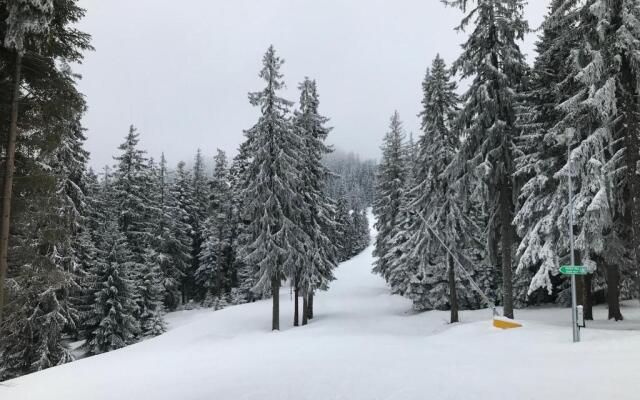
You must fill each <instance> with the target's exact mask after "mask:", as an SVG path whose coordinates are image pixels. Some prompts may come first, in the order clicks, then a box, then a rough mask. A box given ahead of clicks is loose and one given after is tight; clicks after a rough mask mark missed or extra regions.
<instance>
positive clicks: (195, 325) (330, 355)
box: [0, 248, 640, 400]
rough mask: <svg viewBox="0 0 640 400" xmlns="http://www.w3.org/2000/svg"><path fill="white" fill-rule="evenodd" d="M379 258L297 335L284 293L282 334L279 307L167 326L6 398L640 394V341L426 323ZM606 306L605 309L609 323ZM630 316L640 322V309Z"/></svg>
mask: <svg viewBox="0 0 640 400" xmlns="http://www.w3.org/2000/svg"><path fill="white" fill-rule="evenodd" d="M371 253H372V248H369V249H367V250H366V251H365V252H364V253H363V254H361V255H359V256H357V257H356V258H354V259H352V260H351V261H348V262H345V263H343V264H342V265H341V266H340V268H339V270H338V271H337V281H336V282H334V283H333V284H332V287H331V289H330V290H329V291H328V292H327V293H320V294H319V295H318V296H317V298H316V302H315V303H316V304H315V305H316V315H315V318H314V320H313V321H312V323H311V324H310V325H308V326H305V327H298V328H293V327H291V321H292V312H293V301H292V299H291V296H290V292H289V291H288V290H283V291H282V293H281V312H282V315H281V327H282V328H283V329H282V330H281V331H280V332H276V333H273V332H271V331H270V330H269V329H270V326H271V315H270V311H271V302H270V301H263V302H258V303H253V304H246V305H242V306H236V307H231V308H227V309H224V310H221V311H216V312H212V311H209V310H194V311H183V312H179V313H173V314H170V315H169V316H168V319H169V323H170V328H171V329H170V331H169V332H167V333H166V334H164V335H162V336H160V337H157V338H154V339H150V340H147V341H145V342H142V343H139V344H137V345H134V346H130V347H128V348H125V349H121V350H119V351H115V352H111V353H108V354H103V355H100V356H96V357H90V358H86V359H82V360H79V361H76V362H73V363H71V364H67V365H63V366H60V367H57V368H52V369H49V370H46V371H43V372H40V373H36V374H32V375H28V376H24V377H22V378H19V379H15V380H12V381H8V382H5V383H4V384H0V399H2V400H40V399H42V400H58V399H60V400H94V399H95V400H98V399H100V400H101V399H111V400H130V399H131V400H143V399H149V400H163V399H167V400H176V399H180V400H205V399H207V400H212V399H213V400H227V399H228V400H242V399H246V400H249V399H259V400H271V399H273V400H276V399H277V400H286V399H296V400H305V399H314V400H337V399H344V400H358V399H363V400H364V399H366V400H372V399H394V400H395V399H398V400H410V399H416V400H418V399H419V400H424V399H439V400H442V399H461V400H467V399H494V400H495V399H519V400H520V399H544V400H552V399H565V400H566V399H581V400H589V399H594V400H595V399H598V400H602V399H619V400H623V399H630V400H631V399H633V400H637V399H639V398H640V332H638V331H633V330H629V329H630V328H633V327H634V325H633V322H625V323H624V325H617V327H625V328H627V329H622V330H610V329H607V328H608V327H609V326H611V324H604V323H602V322H598V323H596V325H597V327H598V329H586V330H583V331H582V336H583V342H582V343H579V344H573V343H571V330H570V325H569V324H568V319H569V316H570V314H569V311H568V310H567V309H562V308H541V309H534V310H522V311H518V312H517V317H518V318H519V320H520V321H521V322H523V323H524V328H521V329H515V330H509V331H502V330H498V329H495V328H493V327H492V326H491V320H490V318H491V315H490V312H489V311H486V310H483V311H471V312H462V314H461V319H462V320H463V322H462V323H460V324H456V325H449V324H447V318H448V313H446V312H429V313H422V314H414V313H412V312H411V311H410V310H411V305H410V303H409V302H408V301H407V300H405V299H403V298H401V297H398V296H390V295H389V293H388V290H387V289H386V288H385V285H384V282H383V281H382V280H381V279H380V278H379V277H377V276H374V275H372V274H371V272H370V271H371V263H372V261H373V258H372V254H371ZM605 312H606V310H604V309H602V308H599V309H598V310H596V317H599V318H604V316H606V314H605ZM623 313H624V314H625V316H626V317H627V318H628V319H629V320H634V319H635V321H639V320H640V308H638V306H637V302H636V303H627V306H626V307H625V308H624V309H623Z"/></svg>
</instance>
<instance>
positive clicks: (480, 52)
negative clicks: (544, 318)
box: [444, 0, 528, 318]
mask: <svg viewBox="0 0 640 400" xmlns="http://www.w3.org/2000/svg"><path fill="white" fill-rule="evenodd" d="M444 3H446V4H449V5H453V6H457V7H460V8H461V9H462V11H463V12H467V11H469V12H468V14H467V16H465V18H464V19H463V20H462V22H461V24H460V26H459V27H458V29H461V30H462V29H465V28H466V27H467V26H469V25H472V26H473V31H471V32H470V34H469V39H468V40H467V41H466V42H465V43H464V44H463V46H462V49H463V51H462V54H461V55H460V57H459V58H458V60H457V61H456V62H455V63H454V65H453V68H454V71H456V72H459V73H460V75H461V77H462V78H463V79H466V78H472V82H471V86H470V87H469V89H468V90H467V92H466V93H465V94H464V96H463V97H462V102H463V107H462V109H461V112H460V114H459V120H460V121H459V122H460V124H461V126H462V127H463V129H464V132H463V134H464V137H465V140H464V142H463V143H462V145H461V148H460V152H459V156H458V161H457V162H458V164H459V166H458V169H459V171H461V172H462V173H464V174H471V173H473V172H475V171H474V170H476V169H479V170H481V171H482V172H481V175H482V177H483V179H484V182H485V184H486V188H487V190H486V193H487V195H486V198H485V201H486V209H487V210H488V212H489V214H490V215H491V216H493V217H492V219H491V221H490V225H489V231H490V235H489V237H490V238H495V239H498V238H499V240H500V252H501V265H502V283H503V285H502V298H503V301H502V303H503V306H504V314H505V316H507V317H510V318H513V286H512V284H513V278H512V275H513V274H512V244H513V236H514V232H513V228H512V225H511V223H512V220H513V212H514V200H513V199H514V194H513V192H514V190H513V173H514V158H515V145H514V142H513V141H514V139H515V138H516V136H517V135H518V129H517V125H516V100H517V99H516V96H517V93H518V92H519V91H520V86H521V83H522V77H523V74H524V73H525V71H526V69H527V66H526V62H525V60H524V56H523V54H522V52H521V51H520V48H519V47H518V42H519V41H521V40H523V37H524V34H525V33H526V32H527V31H528V25H527V23H526V22H525V21H524V19H523V15H522V14H523V8H524V1H523V0H478V1H474V2H471V1H469V0H444ZM469 6H471V7H472V9H471V10H468V8H469ZM493 247H496V246H490V248H493ZM492 261H493V260H492Z"/></svg>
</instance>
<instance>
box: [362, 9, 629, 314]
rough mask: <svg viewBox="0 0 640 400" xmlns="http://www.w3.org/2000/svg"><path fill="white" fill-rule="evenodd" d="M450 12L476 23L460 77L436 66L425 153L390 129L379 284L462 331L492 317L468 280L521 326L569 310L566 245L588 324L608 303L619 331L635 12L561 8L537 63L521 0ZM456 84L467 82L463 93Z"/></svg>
mask: <svg viewBox="0 0 640 400" xmlns="http://www.w3.org/2000/svg"><path fill="white" fill-rule="evenodd" d="M445 3H448V4H449V5H451V6H455V7H459V8H461V9H462V11H463V12H465V13H466V15H465V17H464V19H463V20H462V23H461V25H460V26H459V28H458V29H461V30H465V29H467V30H468V34H469V37H468V40H467V41H466V42H465V43H464V44H463V46H462V53H461V54H460V56H459V58H458V59H457V60H455V61H454V63H453V65H451V66H450V67H449V66H447V65H446V64H445V62H444V60H443V59H442V58H440V57H436V59H435V60H433V64H432V65H431V67H430V68H429V69H428V70H427V73H426V76H425V78H424V81H423V84H422V88H423V95H424V97H423V98H424V99H423V101H422V104H423V111H422V112H421V114H420V117H421V118H422V135H421V136H420V138H419V140H418V141H417V143H415V144H414V143H412V142H411V141H407V140H406V138H405V133H404V131H403V128H402V123H401V121H400V117H399V115H398V114H397V113H396V114H394V115H393V117H392V118H391V123H390V126H389V130H388V133H387V135H386V137H385V139H384V143H383V145H382V151H383V156H382V161H381V162H380V166H379V170H378V175H377V176H378V182H377V197H376V201H375V206H374V212H375V214H376V216H377V227H378V230H379V232H380V233H379V236H378V238H377V242H376V254H377V256H378V257H379V259H378V261H377V264H376V266H375V271H376V272H378V273H379V274H381V275H382V276H383V277H384V278H385V279H386V280H387V282H388V284H389V286H390V287H391V288H392V291H393V292H394V293H398V294H401V295H404V296H406V297H408V298H410V299H411V300H412V301H413V304H414V306H415V308H416V309H417V310H432V309H451V310H452V312H451V320H452V322H454V321H457V318H458V316H457V310H458V308H465V309H469V308H477V307H481V306H486V304H483V303H486V302H482V301H481V298H480V297H479V296H478V294H477V292H478V291H477V290H474V289H473V287H472V285H471V284H470V283H469V279H468V278H469V276H471V277H472V279H473V280H474V281H475V282H477V284H478V286H479V287H480V289H481V290H482V291H483V292H485V293H487V294H488V295H489V297H491V298H495V299H498V300H499V301H498V303H499V304H500V305H502V306H503V308H504V314H505V316H508V317H513V316H514V311H513V309H514V307H526V306H528V305H536V304H541V303H548V302H556V303H559V304H567V303H569V302H570V290H569V289H570V286H569V281H570V280H569V278H568V277H567V276H563V275H561V274H560V272H559V268H560V266H561V265H570V263H571V262H570V258H571V257H570V256H571V254H570V253H571V248H570V247H571V242H570V239H569V237H570V233H571V232H572V233H573V235H574V236H575V253H576V259H577V262H578V263H580V265H584V266H586V267H588V270H589V273H588V274H587V275H585V276H581V277H579V279H578V297H579V302H580V304H583V305H584V307H585V317H586V318H587V319H591V318H592V316H593V314H592V307H593V305H594V304H597V303H600V302H606V303H607V305H608V309H609V318H610V319H615V320H622V319H623V315H622V313H621V311H620V300H621V299H630V298H635V297H637V296H638V290H639V289H640V288H639V281H638V277H639V276H640V274H639V272H640V267H639V266H638V265H639V264H638V251H639V249H638V238H640V232H639V231H638V229H639V228H638V226H640V213H639V212H638V210H639V205H640V185H639V183H640V176H639V175H638V168H637V166H638V158H639V157H640V152H639V148H638V133H639V127H640V125H639V123H640V109H639V105H638V95H639V93H638V87H639V86H638V83H639V82H640V81H639V77H640V68H639V66H640V63H639V61H640V58H638V54H640V53H639V50H640V25H639V23H638V20H639V19H638V18H639V17H640V4H639V3H638V2H637V1H633V0H613V1H603V0H589V1H575V0H574V1H572V0H554V1H552V2H551V5H550V7H549V11H548V14H547V15H546V18H545V21H544V23H543V25H542V27H541V28H540V33H539V38H538V41H537V43H536V52H537V55H536V59H535V62H534V64H533V66H529V65H527V64H526V63H525V59H524V55H523V54H522V52H521V50H520V47H519V46H520V44H521V42H522V39H523V37H524V35H525V34H526V33H528V32H529V27H528V24H527V22H526V21H525V20H524V18H523V9H524V5H525V2H524V1H521V0H510V1H500V0H485V1H479V2H477V4H475V3H472V2H470V1H466V0H455V1H446V2H445ZM457 78H459V79H465V80H467V81H468V82H469V85H468V87H467V88H466V89H465V90H464V93H463V94H462V95H460V94H459V90H458V85H457V82H456V79H457ZM570 182H571V183H570ZM569 199H572V203H570V202H569ZM571 204H572V205H573V207H570V205H571ZM572 210H573V211H572ZM571 214H573V215H571ZM446 248H449V249H452V252H451V253H449V252H447V250H446ZM454 257H455V258H456V259H459V260H461V263H462V264H464V267H465V268H464V269H465V270H466V273H465V274H463V276H460V274H459V273H457V271H460V270H459V269H458V268H457V267H456V266H455V265H454ZM467 273H468V275H469V276H467Z"/></svg>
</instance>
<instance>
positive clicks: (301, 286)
mask: <svg viewBox="0 0 640 400" xmlns="http://www.w3.org/2000/svg"><path fill="white" fill-rule="evenodd" d="M298 89H300V109H299V110H297V111H296V113H295V117H294V121H293V124H294V129H295V130H296V131H297V134H298V135H299V136H300V138H301V140H302V148H303V150H302V155H301V164H300V169H299V172H300V177H301V180H302V182H301V184H302V188H301V189H302V200H303V202H304V205H303V207H304V213H303V215H302V219H301V220H299V221H298V223H299V224H300V225H301V228H302V230H304V231H305V232H306V234H307V235H306V237H305V239H308V241H307V242H306V243H305V253H304V258H303V259H302V260H301V262H300V264H298V265H296V266H295V267H294V270H293V271H292V274H291V276H292V282H293V285H294V292H295V294H294V295H295V303H296V307H295V315H294V326H295V325H298V312H297V311H298V307H297V304H298V294H299V292H302V296H303V297H304V298H305V299H307V301H306V303H307V307H306V308H305V307H303V310H302V314H303V315H302V320H303V323H304V322H306V321H307V319H309V317H313V310H311V309H310V308H311V307H313V306H312V305H313V300H311V298H312V297H313V294H314V291H315V290H326V289H327V288H328V285H329V282H330V281H331V280H333V279H334V277H333V269H334V268H335V267H336V246H335V245H334V244H333V243H332V241H331V239H330V236H331V234H332V232H333V229H334V223H333V220H334V213H335V208H334V205H333V203H332V201H331V199H330V198H329V197H328V195H327V193H326V191H325V183H326V180H327V177H328V176H329V171H328V170H327V168H326V167H325V166H324V165H323V164H322V159H323V157H324V156H325V154H328V153H330V152H331V149H330V148H329V147H327V145H326V144H325V143H324V142H325V140H326V138H327V136H328V134H329V132H330V130H331V129H330V128H327V127H326V126H325V125H326V124H327V122H328V119H327V118H326V117H324V116H322V115H320V113H319V111H318V107H319V104H320V100H319V97H318V90H317V85H316V81H314V80H311V79H309V78H305V80H304V81H303V82H302V83H301V84H300V85H299V86H298ZM303 303H304V302H303Z"/></svg>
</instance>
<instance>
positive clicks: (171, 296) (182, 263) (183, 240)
mask: <svg viewBox="0 0 640 400" xmlns="http://www.w3.org/2000/svg"><path fill="white" fill-rule="evenodd" d="M153 177H154V183H153V194H154V196H155V203H156V207H157V212H158V218H157V219H156V220H155V224H154V225H155V226H154V230H153V241H152V249H151V251H150V253H148V255H147V262H149V263H151V264H155V265H157V266H158V267H159V268H160V272H161V283H162V292H163V293H164V297H163V298H164V300H163V301H164V306H165V308H167V309H169V310H175V309H176V308H177V307H178V306H179V305H180V303H181V294H180V286H181V282H182V278H183V275H184V272H183V271H186V270H187V269H188V268H189V267H190V266H191V253H190V252H191V238H190V236H189V232H190V227H189V225H188V224H187V223H186V222H185V221H186V220H187V219H188V217H187V216H186V215H185V214H184V213H183V211H182V210H181V209H180V208H179V207H178V205H177V198H176V197H177V193H175V190H174V185H172V184H171V183H170V182H169V178H168V171H167V162H166V159H165V157H164V154H162V156H161V157H160V164H159V166H158V169H157V170H156V171H155V173H154V175H153Z"/></svg>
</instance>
